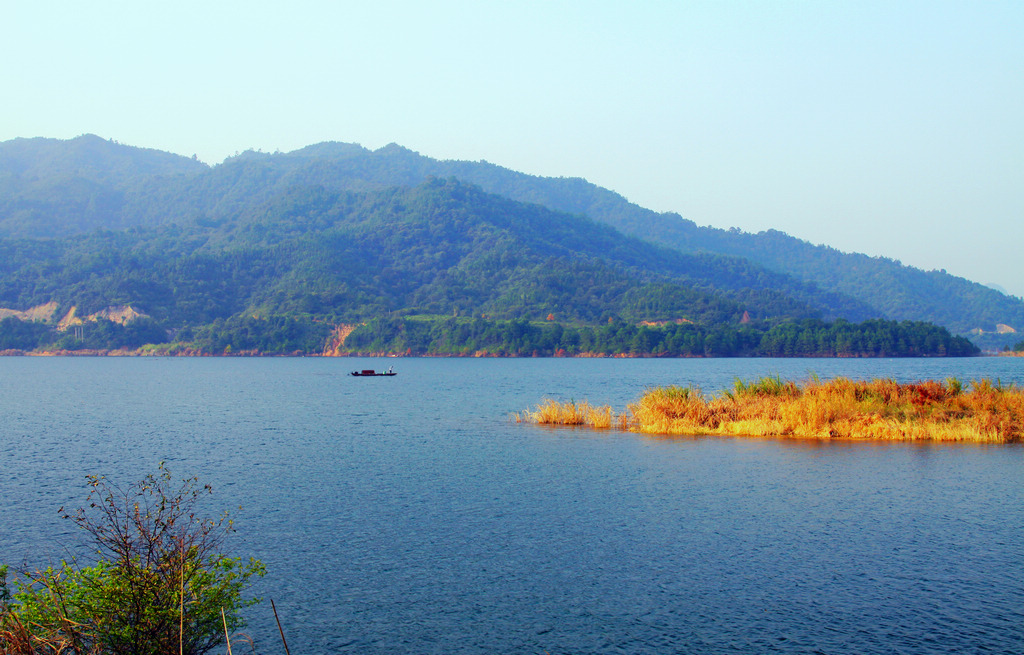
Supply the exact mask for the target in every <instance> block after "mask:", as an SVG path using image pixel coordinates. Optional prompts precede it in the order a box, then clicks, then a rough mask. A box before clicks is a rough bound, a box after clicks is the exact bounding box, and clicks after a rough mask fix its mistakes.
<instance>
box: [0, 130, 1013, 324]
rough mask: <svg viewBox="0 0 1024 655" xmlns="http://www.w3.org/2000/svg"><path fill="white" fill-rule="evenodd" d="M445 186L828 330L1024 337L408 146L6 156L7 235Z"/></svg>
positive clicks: (999, 307) (937, 301)
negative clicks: (910, 323) (701, 269)
mask: <svg viewBox="0 0 1024 655" xmlns="http://www.w3.org/2000/svg"><path fill="white" fill-rule="evenodd" d="M33 153H35V154H33ZM29 172H31V174H29ZM431 177H437V178H448V177H454V178H457V179H460V180H463V181H465V182H468V183H471V184H475V185H477V186H479V187H480V188H481V189H482V190H483V191H486V192H488V193H493V194H496V195H499V196H503V197H506V198H509V199H512V200H516V201H519V202H526V203H534V204H538V205H542V206H544V207H547V208H549V209H552V210H555V211H558V212H568V213H571V214H576V215H584V216H588V217H590V218H591V219H593V220H596V221H600V222H603V223H607V224H608V225H610V226H612V227H614V228H616V229H617V230H619V231H621V232H622V233H624V234H628V235H633V236H636V237H639V238H641V239H646V240H649V241H652V242H654V243H657V244H659V245H661V246H669V247H672V248H675V249H677V250H679V251H680V252H683V253H689V254H691V255H701V253H706V256H711V258H712V259H709V260H707V261H708V262H711V261H714V262H716V264H715V265H720V264H722V262H725V261H736V262H738V261H742V260H746V261H748V262H753V264H752V265H743V266H746V267H747V268H748V271H747V273H746V275H755V273H754V271H758V270H760V271H761V272H760V273H756V275H760V276H762V277H764V278H765V280H767V279H769V278H772V276H773V275H778V274H781V275H782V277H778V278H774V279H775V281H774V282H772V283H771V284H777V285H779V288H781V289H784V293H787V294H789V295H791V296H793V297H799V298H802V299H803V302H810V303H811V304H812V305H814V306H816V307H818V308H819V310H820V311H822V312H823V315H824V316H843V317H847V318H849V319H851V320H862V319H864V318H870V317H883V318H889V319H894V320H914V321H930V322H934V323H937V324H939V325H943V326H946V327H948V328H949V329H950V330H952V331H954V332H957V333H967V332H969V331H970V330H973V329H977V328H981V329H982V330H983V331H986V332H988V331H992V332H994V331H995V326H996V324H1004V325H1009V326H1012V327H1013V328H1015V329H1018V330H1020V329H1022V328H1024V302H1022V301H1020V300H1019V299H1017V298H1012V297H1010V296H1007V295H1005V294H1001V293H999V292H998V291H996V290H993V289H990V288H988V287H985V286H983V285H980V284H976V283H973V282H970V281H967V280H964V279H962V278H957V277H954V276H951V275H948V274H945V273H943V272H938V271H931V272H925V271H921V270H919V269H914V268H911V267H907V266H903V265H901V264H899V263H898V262H895V261H892V260H888V259H884V258H872V257H867V256H865V255H859V254H847V253H842V252H840V251H838V250H835V249H833V248H829V247H825V246H814V245H811V244H809V243H807V242H804V241H801V240H799V239H795V238H793V237H790V236H788V235H785V234H783V233H781V232H777V231H767V232H762V233H759V234H749V233H744V232H740V231H738V230H721V229H717V228H710V227H699V226H697V225H696V224H695V223H693V222H692V221H689V220H686V219H683V218H681V217H680V216H678V215H676V214H659V213H656V212H653V211H650V210H647V209H644V208H642V207H639V206H637V205H635V204H632V203H629V202H628V201H626V199H625V198H623V197H622V196H620V195H619V194H616V193H614V192H612V191H610V190H607V189H603V188H601V187H597V186H596V185H593V184H590V183H588V182H586V181H585V180H582V179H580V178H543V177H537V176H531V175H527V174H523V173H517V172H515V171H511V170H509V169H506V168H502V167H500V166H497V165H494V164H490V163H487V162H465V161H439V160H435V159H431V158H429V157H424V156H422V155H419V154H417V153H415V152H413V151H411V150H408V149H406V148H402V147H400V146H397V145H394V144H391V145H389V146H385V147H383V148H381V149H379V150H376V151H371V150H368V149H366V148H363V147H361V146H358V145H354V144H345V143H333V142H327V143H321V144H316V145H312V146H308V147H306V148H302V149H300V150H296V151H293V152H290V153H274V154H269V153H259V152H251V151H250V152H246V153H242V154H241V155H238V156H236V157H232V158H229V159H227V160H225V162H223V163H222V164H219V165H217V166H214V167H208V166H206V165H205V164H203V163H201V162H197V161H194V160H192V159H188V158H185V157H179V156H177V155H171V154H169V153H161V152H160V151H155V150H147V149H141V148H131V147H128V146H123V145H120V144H113V143H111V142H107V141H104V140H102V139H99V138H98V137H92V136H86V137H79V138H78V139H72V140H70V141H55V140H46V139H43V140H37V139H19V140H15V141H9V142H5V143H0V191H2V194H0V234H6V235H7V236H10V237H14V236H30V237H55V236H61V235H63V236H67V235H72V234H79V233H84V232H89V231H91V230H94V229H97V228H105V229H115V230H123V229H127V228H129V227H133V226H136V227H147V226H148V227H153V226H159V225H168V224H174V223H178V224H184V225H197V226H206V227H214V226H218V225H227V224H231V223H232V222H233V221H234V222H237V221H239V220H243V217H244V216H247V215H251V214H252V213H253V212H254V211H257V209H258V208H261V207H264V206H265V205H267V204H268V203H272V202H273V200H274V198H279V197H282V196H284V195H287V194H289V193H296V192H298V193H300V194H301V191H298V190H310V189H316V188H320V189H323V190H324V191H325V192H328V193H338V192H366V191H379V190H383V189H387V188H391V187H405V188H411V187H415V186H417V185H419V184H421V183H423V181H424V180H426V179H428V178H431ZM57 190H62V191H63V192H64V195H63V196H59V194H56V193H55V192H56V191H57ZM47 194H50V195H47ZM259 211H265V209H259ZM721 256H726V257H727V258H731V259H727V260H723V259H720V257H721ZM695 261H697V260H695ZM762 267H763V268H762ZM769 271H770V272H772V273H769ZM754 288H768V283H767V282H764V281H762V283H761V284H760V285H759V286H758V285H755V287H754ZM733 292H735V290H734V291H733Z"/></svg>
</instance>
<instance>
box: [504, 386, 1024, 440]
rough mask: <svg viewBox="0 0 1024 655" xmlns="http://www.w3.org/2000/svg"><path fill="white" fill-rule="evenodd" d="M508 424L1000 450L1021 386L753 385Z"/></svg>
mask: <svg viewBox="0 0 1024 655" xmlns="http://www.w3.org/2000/svg"><path fill="white" fill-rule="evenodd" d="M517 420H521V421H528V422H533V423H544V424H554V425H587V426H590V427H602V428H607V427H611V426H612V425H613V424H615V425H616V426H617V427H620V428H623V429H628V430H632V431H634V432H642V433H646V434H667V435H682V434H686V435H732V436H782V437H792V438H809V439H875V440H909V441H972V442H988V443H1010V442H1019V441H1022V440H1024V389H1021V388H1020V387H1017V386H1008V387H1004V386H1002V385H1001V384H999V383H998V382H995V383H993V382H992V381H989V380H981V381H977V382H974V383H972V385H971V388H970V390H969V391H965V390H964V386H963V384H962V383H961V382H960V381H959V380H956V379H950V380H947V381H946V382H944V383H943V382H937V381H934V380H929V381H924V382H914V383H908V384H900V383H897V382H895V381H894V380H890V379H881V380H872V381H869V382H864V381H854V380H850V379H847V378H836V379H834V380H830V381H828V382H821V381H819V380H817V379H812V380H810V381H808V382H806V383H804V384H802V385H798V384H796V383H794V382H791V381H782V380H780V379H779V378H763V379H761V380H758V381H756V382H753V383H745V382H742V381H737V382H736V384H735V386H734V387H733V389H732V390H731V391H727V392H724V393H722V394H721V395H719V396H715V397H710V398H709V397H707V396H705V395H704V394H703V393H701V391H700V390H699V389H697V388H694V387H659V388H655V389H650V390H648V391H647V392H646V393H644V395H643V396H642V397H641V398H640V400H639V401H638V402H636V403H633V404H631V405H630V406H629V407H628V409H627V411H626V412H625V413H624V414H622V415H620V416H618V417H616V416H615V415H613V414H612V411H611V408H609V407H602V408H595V407H591V406H590V405H589V404H587V403H583V404H581V405H576V404H575V403H557V402H555V401H553V400H548V401H545V403H544V404H542V405H541V406H540V407H538V408H537V410H535V411H533V412H526V413H525V416H524V417H519V416H517Z"/></svg>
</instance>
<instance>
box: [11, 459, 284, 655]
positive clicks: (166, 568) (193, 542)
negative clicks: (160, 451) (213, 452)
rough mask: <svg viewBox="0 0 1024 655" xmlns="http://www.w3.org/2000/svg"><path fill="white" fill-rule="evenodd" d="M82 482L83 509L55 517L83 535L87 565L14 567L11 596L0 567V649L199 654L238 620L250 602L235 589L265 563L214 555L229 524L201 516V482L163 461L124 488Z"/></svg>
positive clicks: (89, 654) (28, 653) (29, 653)
mask: <svg viewBox="0 0 1024 655" xmlns="http://www.w3.org/2000/svg"><path fill="white" fill-rule="evenodd" d="M87 479H88V485H89V487H90V490H89V495H88V498H87V500H88V506H87V507H85V508H80V509H78V510H76V511H74V512H67V511H65V510H64V508H63V507H62V508H61V509H60V514H61V516H62V517H63V518H65V519H68V520H70V521H73V522H74V523H75V524H77V525H78V527H79V528H81V529H83V530H84V531H85V532H86V533H88V534H89V535H90V537H91V539H92V545H93V546H94V548H95V563H94V564H92V565H90V566H81V565H80V564H79V562H78V560H77V559H75V558H72V559H71V561H61V563H60V565H59V566H55V567H54V566H51V567H47V568H46V569H42V570H39V569H36V570H34V571H28V570H25V571H21V572H20V573H19V576H18V577H17V578H15V579H14V581H13V587H14V592H13V593H11V589H10V588H9V587H8V584H7V580H6V575H5V574H6V570H7V569H6V567H2V568H0V654H12V655H13V654H14V653H17V654H19V655H22V654H24V655H34V654H37V653H38V654H42V653H73V654H75V655H93V654H99V653H104V654H105V653H111V654H115V655H122V654H123V655H166V654H169V653H181V654H182V655H184V654H192V655H199V654H201V653H206V652H209V651H210V650H212V649H214V648H216V647H217V646H218V645H220V644H221V643H223V641H224V639H225V632H230V631H234V630H237V629H239V628H241V627H242V626H243V625H244V621H243V619H242V618H241V617H240V616H239V614H238V612H239V610H241V609H242V608H244V607H247V606H250V605H252V604H254V603H256V602H258V599H251V600H246V599H243V592H244V591H245V590H246V589H247V588H248V587H249V585H250V584H251V582H253V581H254V580H253V576H256V577H262V576H263V574H264V572H265V569H264V567H263V564H262V563H261V562H259V561H258V560H255V559H250V560H249V561H248V562H246V563H243V562H242V560H241V559H240V558H233V557H228V556H226V555H224V554H222V553H221V548H222V546H223V543H224V538H225V536H226V535H227V534H228V533H230V532H232V531H233V526H232V522H231V521H230V520H229V519H228V515H227V513H225V514H223V515H221V516H220V517H219V518H217V519H210V518H202V516H201V515H200V514H199V510H200V507H199V505H200V500H201V498H202V497H203V496H205V495H208V494H210V493H212V490H211V488H210V486H209V485H204V486H200V485H199V483H198V479H197V478H190V479H186V480H184V481H183V482H182V484H181V486H180V487H179V488H177V489H175V488H174V487H173V485H172V478H171V473H170V471H168V470H167V469H166V468H165V467H164V465H163V464H161V465H160V467H159V471H158V473H157V474H155V475H149V476H147V477H146V478H144V479H143V480H142V481H140V482H138V483H136V484H134V485H132V486H131V487H129V488H127V489H121V488H120V487H118V486H116V485H113V484H111V483H109V482H108V481H107V480H106V479H105V478H104V477H102V476H88V478H87Z"/></svg>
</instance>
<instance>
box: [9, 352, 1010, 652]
mask: <svg viewBox="0 0 1024 655" xmlns="http://www.w3.org/2000/svg"><path fill="white" fill-rule="evenodd" d="M392 363H393V364H394V365H395V370H396V371H398V374H399V375H398V376H397V377H395V378H371V379H359V378H350V377H348V376H347V375H346V373H347V371H349V370H351V369H353V368H362V367H364V363H361V362H358V361H357V362H352V361H351V360H323V359H273V360H270V359H266V360H243V359H228V360H223V359H222V360H200V359H190V360H186V359H154V360H144V359H132V360H114V359H45V360H44V359H34V358H0V406H2V408H3V416H4V417H5V419H4V421H3V423H2V425H0V439H2V443H3V448H2V449H0V470H3V471H4V475H3V476H0V498H3V499H4V502H3V503H2V504H0V526H3V527H2V529H0V560H2V561H8V562H21V561H22V560H25V559H27V560H29V561H30V562H39V560H40V558H58V557H61V556H62V554H63V551H62V550H61V546H62V545H68V546H74V544H75V543H76V540H77V539H78V537H77V536H76V535H74V534H69V533H67V529H68V528H67V526H66V525H65V524H62V523H61V522H60V521H59V520H58V519H57V516H56V509H57V507H59V506H60V505H62V504H64V503H66V502H76V501H77V500H78V499H81V498H82V497H83V496H84V484H83V482H84V478H83V476H84V475H85V474H86V473H102V474H107V475H109V476H111V477H112V478H114V479H119V480H134V479H138V478H139V477H141V476H142V475H143V474H145V473H147V472H150V471H152V470H153V469H154V468H155V466H156V463H157V462H158V461H160V460H166V461H167V462H168V463H169V466H170V467H171V469H172V470H173V471H175V472H180V473H181V474H182V475H186V474H197V475H199V476H200V477H201V478H202V479H203V480H205V481H209V482H211V483H212V484H213V485H214V487H215V489H216V491H217V494H216V498H217V499H218V500H219V501H221V502H222V503H223V505H222V506H223V507H233V506H237V505H242V507H243V509H242V510H241V511H239V512H236V513H235V514H236V517H237V518H238V525H239V533H238V534H237V535H235V536H236V539H235V541H234V543H235V546H236V547H237V549H238V550H239V551H240V552H245V553H247V554H248V553H252V554H255V555H257V556H259V557H261V558H262V559H264V560H265V561H266V563H267V565H268V569H269V574H268V576H267V577H266V578H265V579H264V581H263V582H261V586H260V589H259V592H260V593H261V594H262V595H263V596H264V597H267V598H271V597H272V598H273V599H274V601H275V603H276V604H277V607H278V610H279V612H280V613H281V615H282V621H283V622H284V626H285V630H286V632H287V634H288V638H289V645H290V646H291V648H292V651H293V652H358V653H378V652H379V653H395V652H410V653H434V652H436V653H542V652H545V651H547V652H550V653H570V652H571V653H618V652H629V653H634V652H685V653H729V652H735V653H763V652H792V653H807V652H816V651H817V652H827V653H891V652H900V653H927V652H936V653H938V652H942V653H946V652H981V651H986V652H995V653H1012V652H1021V651H1022V650H1024V621H1022V619H1024V615H1022V612H1024V609H1022V608H1024V602H1022V601H1024V573H1022V571H1024V567H1022V564H1024V546H1022V545H1021V543H1020V538H1019V537H1020V533H1021V528H1022V526H1024V502H1022V500H1024V497H1022V496H1024V491H1022V490H1024V484H1022V483H1024V466H1022V464H1024V449H1022V448H1020V447H1017V446H979V445H957V444H941V445H935V444H898V443H897V444H894V443H846V442H838V443H824V442H815V441H807V440H771V439H721V438H707V437H701V438H686V437H682V438H680V437H674V438H659V437H642V436H638V435H632V434H623V433H618V432H593V431H589V430H573V429H543V428H537V427H535V426H526V425H517V424H515V423H513V422H511V421H509V419H508V416H509V414H510V413H511V412H514V411H519V410H522V409H523V408H524V407H527V406H529V405H533V404H536V403H537V402H538V401H539V400H540V399H541V398H543V397H545V396H549V397H554V398H558V399H576V400H583V399H588V400H590V401H591V402H595V403H602V404H611V405H613V406H615V407H618V408H621V407H624V406H625V405H626V404H627V403H629V402H632V401H633V400H635V399H636V398H637V397H638V396H639V395H640V393H641V392H642V391H643V389H644V388H645V387H647V386H655V385H661V384H683V385H686V384H694V385H698V386H700V387H701V388H703V389H704V390H705V391H707V392H714V391H717V390H720V389H722V388H727V387H729V386H730V385H731V384H732V381H733V379H734V378H736V377H741V378H744V379H751V378H755V377H759V376H762V375H766V374H779V375H782V376H783V377H795V378H804V377H806V376H807V374H808V373H809V372H814V373H817V374H818V375H820V376H822V377H832V376H834V375H838V374H843V375H848V376H851V377H881V376H886V377H895V378H897V379H899V380H907V381H909V380H916V379H924V378H938V379H944V378H946V377H950V376H957V377H960V378H961V379H964V380H970V379H974V378H980V377H993V378H995V377H999V378H1001V379H1002V380H1003V382H1011V381H1013V382H1024V377H1022V369H1020V368H1019V367H1020V366H1022V365H1024V361H1022V360H1009V359H968V360H614V361H612V360H450V359H439V360H434V359H429V360H428V359H408V360H407V359H400V360H391V361H389V362H388V365H390V364H392ZM365 368H381V365H380V362H379V361H372V360H366V362H365ZM40 563H42V562H40ZM251 622H252V632H254V633H255V634H256V635H257V637H258V638H259V652H261V653H276V652H283V651H282V649H281V648H280V645H279V643H278V642H277V641H276V640H275V635H276V626H275V625H274V623H273V617H272V614H270V610H269V605H268V606H266V607H264V606H260V607H258V608H256V609H255V610H254V611H253V612H252V614H251Z"/></svg>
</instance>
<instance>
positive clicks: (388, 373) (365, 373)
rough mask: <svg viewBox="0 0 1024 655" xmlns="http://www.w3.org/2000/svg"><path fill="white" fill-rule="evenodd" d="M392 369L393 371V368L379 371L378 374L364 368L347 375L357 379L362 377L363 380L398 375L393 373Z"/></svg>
mask: <svg viewBox="0 0 1024 655" xmlns="http://www.w3.org/2000/svg"><path fill="white" fill-rule="evenodd" d="M394 369H395V367H394V366H392V367H391V368H389V369H388V370H386V371H381V372H380V373H378V372H377V371H375V370H373V369H372V368H364V369H363V370H361V371H352V372H351V373H349V375H354V376H355V377H357V378H364V377H365V378H371V377H381V376H392V375H398V373H395V370H394Z"/></svg>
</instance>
